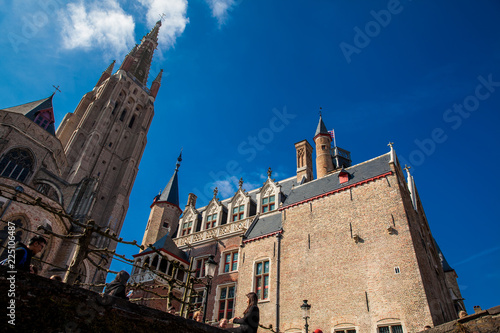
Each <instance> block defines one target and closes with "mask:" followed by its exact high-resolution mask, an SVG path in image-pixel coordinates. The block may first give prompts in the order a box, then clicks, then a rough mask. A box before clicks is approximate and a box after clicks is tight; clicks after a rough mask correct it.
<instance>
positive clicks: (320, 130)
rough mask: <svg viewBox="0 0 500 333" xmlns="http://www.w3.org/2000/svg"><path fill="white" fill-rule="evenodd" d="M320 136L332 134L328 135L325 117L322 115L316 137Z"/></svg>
mask: <svg viewBox="0 0 500 333" xmlns="http://www.w3.org/2000/svg"><path fill="white" fill-rule="evenodd" d="M318 134H326V135H328V136H330V133H328V130H327V129H326V126H325V123H324V122H323V117H322V116H321V114H320V115H319V123H318V127H317V128H316V133H315V134H314V137H316V136H317V135H318Z"/></svg>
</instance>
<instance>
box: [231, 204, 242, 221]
mask: <svg viewBox="0 0 500 333" xmlns="http://www.w3.org/2000/svg"><path fill="white" fill-rule="evenodd" d="M244 216H245V205H241V206H239V207H234V208H233V217H232V220H231V221H233V222H234V221H239V220H242V219H243V217H244Z"/></svg>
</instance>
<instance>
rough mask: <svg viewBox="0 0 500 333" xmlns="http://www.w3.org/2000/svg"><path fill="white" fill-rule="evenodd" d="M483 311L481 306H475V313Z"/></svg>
mask: <svg viewBox="0 0 500 333" xmlns="http://www.w3.org/2000/svg"><path fill="white" fill-rule="evenodd" d="M481 311H483V309H481V307H480V306H479V305H474V312H475V313H479V312H481Z"/></svg>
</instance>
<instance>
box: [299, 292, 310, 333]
mask: <svg viewBox="0 0 500 333" xmlns="http://www.w3.org/2000/svg"><path fill="white" fill-rule="evenodd" d="M300 308H301V309H302V318H304V319H305V320H306V324H305V325H304V327H305V329H306V333H309V325H308V324H307V319H309V313H310V311H311V304H307V299H305V300H304V303H302V305H301V306H300Z"/></svg>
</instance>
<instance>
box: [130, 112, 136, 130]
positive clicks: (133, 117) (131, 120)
mask: <svg viewBox="0 0 500 333" xmlns="http://www.w3.org/2000/svg"><path fill="white" fill-rule="evenodd" d="M134 121H135V114H134V115H133V116H132V118H130V122H129V123H128V127H129V128H132V126H134Z"/></svg>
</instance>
